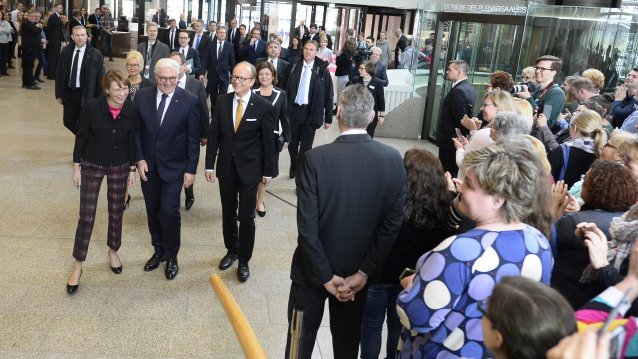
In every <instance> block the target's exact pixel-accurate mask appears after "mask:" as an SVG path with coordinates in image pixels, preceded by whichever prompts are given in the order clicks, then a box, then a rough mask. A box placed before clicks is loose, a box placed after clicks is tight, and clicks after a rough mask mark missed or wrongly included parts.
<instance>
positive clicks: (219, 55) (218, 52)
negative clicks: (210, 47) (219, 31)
mask: <svg viewBox="0 0 638 359" xmlns="http://www.w3.org/2000/svg"><path fill="white" fill-rule="evenodd" d="M223 46H224V43H223V42H220V43H219V46H218V47H217V59H219V58H220V57H222V47H223Z"/></svg>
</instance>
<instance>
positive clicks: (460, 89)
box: [436, 79, 476, 148]
mask: <svg viewBox="0 0 638 359" xmlns="http://www.w3.org/2000/svg"><path fill="white" fill-rule="evenodd" d="M474 100H476V94H475V92H474V88H473V87H472V85H470V83H469V82H468V81H467V79H466V80H463V81H461V82H459V83H458V84H457V85H456V86H454V87H453V88H452V89H451V90H450V92H449V93H448V94H447V95H446V96H445V99H444V100H443V106H442V107H441V112H440V117H439V130H438V131H437V134H436V139H437V141H438V142H439V147H443V148H454V143H453V142H452V137H456V131H455V130H454V129H455V128H459V129H460V130H461V131H463V134H464V135H467V134H468V131H467V130H466V129H465V127H463V126H462V125H461V119H462V118H463V116H465V115H468V116H469V117H472V106H474Z"/></svg>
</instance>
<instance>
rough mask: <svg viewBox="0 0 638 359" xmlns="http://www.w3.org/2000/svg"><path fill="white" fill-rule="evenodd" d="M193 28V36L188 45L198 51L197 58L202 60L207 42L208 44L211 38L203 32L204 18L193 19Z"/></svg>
mask: <svg viewBox="0 0 638 359" xmlns="http://www.w3.org/2000/svg"><path fill="white" fill-rule="evenodd" d="M193 28H194V29H195V35H194V36H193V39H192V40H191V42H190V45H191V47H192V48H193V49H195V50H197V52H198V53H199V59H200V60H203V59H204V56H206V52H207V50H208V44H210V40H211V38H210V37H209V36H208V35H206V34H205V33H204V20H202V19H199V20H197V21H195V24H194V25H193Z"/></svg>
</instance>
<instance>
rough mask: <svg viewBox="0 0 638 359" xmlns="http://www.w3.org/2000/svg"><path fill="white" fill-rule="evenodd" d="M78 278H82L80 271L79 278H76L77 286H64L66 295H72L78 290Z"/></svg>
mask: <svg viewBox="0 0 638 359" xmlns="http://www.w3.org/2000/svg"><path fill="white" fill-rule="evenodd" d="M80 278H82V270H80V277H78V284H76V285H70V284H69V283H67V284H66V292H67V293H68V294H73V293H75V292H77V290H78V288H79V287H80Z"/></svg>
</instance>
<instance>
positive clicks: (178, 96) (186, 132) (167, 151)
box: [135, 86, 201, 182]
mask: <svg viewBox="0 0 638 359" xmlns="http://www.w3.org/2000/svg"><path fill="white" fill-rule="evenodd" d="M157 91H158V89H157V87H155V86H153V87H146V88H143V89H139V90H138V91H137V94H136V95H135V104H136V105H137V107H138V109H139V125H138V127H137V128H136V130H135V161H136V162H137V161H141V160H145V161H146V163H147V165H148V169H149V171H153V169H154V168H155V167H156V166H157V172H158V173H159V176H160V178H161V179H162V180H163V181H166V182H173V181H178V180H179V181H181V180H182V178H183V176H184V173H185V172H186V173H191V174H195V173H196V172H197V163H198V162H199V139H200V131H201V130H200V129H201V123H200V122H199V112H200V104H199V99H198V98H197V97H195V96H194V95H192V94H190V93H189V92H188V91H186V90H183V89H181V88H179V87H177V88H175V92H174V93H173V97H172V98H171V101H170V102H169V105H168V109H167V110H166V114H165V115H164V121H163V122H162V126H159V121H158V119H157V115H156V114H157V106H158V104H157V97H156V96H157Z"/></svg>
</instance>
